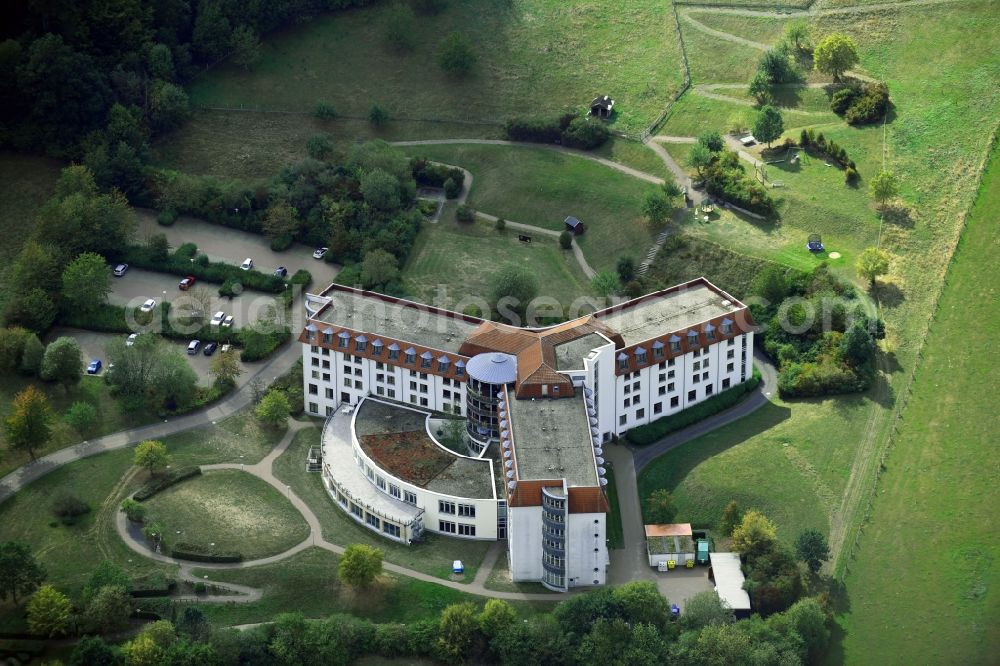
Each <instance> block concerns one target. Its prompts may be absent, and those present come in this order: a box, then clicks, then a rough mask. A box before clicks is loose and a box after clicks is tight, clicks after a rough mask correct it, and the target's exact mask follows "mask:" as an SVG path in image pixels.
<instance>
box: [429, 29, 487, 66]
mask: <svg viewBox="0 0 1000 666" xmlns="http://www.w3.org/2000/svg"><path fill="white" fill-rule="evenodd" d="M476 60H478V58H477V57H476V54H475V52H474V51H473V50H472V42H471V41H469V38H468V37H466V36H465V35H463V34H461V33H458V32H452V33H451V34H449V35H448V36H447V37H445V38H444V39H443V40H442V41H441V46H440V47H439V49H438V65H440V67H441V69H442V70H443V71H444V72H445V73H446V74H450V75H452V76H465V75H467V74H469V73H470V72H471V71H472V68H473V67H475V65H476Z"/></svg>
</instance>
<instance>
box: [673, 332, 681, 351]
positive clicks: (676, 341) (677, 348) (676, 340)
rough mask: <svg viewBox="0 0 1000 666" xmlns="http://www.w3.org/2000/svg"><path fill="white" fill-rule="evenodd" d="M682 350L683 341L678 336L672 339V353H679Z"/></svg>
mask: <svg viewBox="0 0 1000 666" xmlns="http://www.w3.org/2000/svg"><path fill="white" fill-rule="evenodd" d="M680 350H681V339H680V338H678V337H677V336H676V335H673V336H671V337H670V351H671V352H674V353H677V352H679V351H680Z"/></svg>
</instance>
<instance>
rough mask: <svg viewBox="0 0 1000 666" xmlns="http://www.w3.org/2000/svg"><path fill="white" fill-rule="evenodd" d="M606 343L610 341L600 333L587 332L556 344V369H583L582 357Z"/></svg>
mask: <svg viewBox="0 0 1000 666" xmlns="http://www.w3.org/2000/svg"><path fill="white" fill-rule="evenodd" d="M606 344H610V341H609V340H608V339H607V338H605V337H604V336H603V335H601V334H600V333H588V334H587V335H584V336H582V337H579V338H576V339H575V340H570V341H569V342H564V343H562V344H560V345H556V370H562V371H566V370H583V359H584V357H585V356H586V355H587V354H589V353H590V352H591V351H593V350H594V349H597V348H598V347H603V346H604V345H606Z"/></svg>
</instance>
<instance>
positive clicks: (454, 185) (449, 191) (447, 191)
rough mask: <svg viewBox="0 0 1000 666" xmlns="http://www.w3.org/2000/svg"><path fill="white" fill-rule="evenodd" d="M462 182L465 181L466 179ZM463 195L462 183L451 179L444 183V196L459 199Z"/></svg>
mask: <svg viewBox="0 0 1000 666" xmlns="http://www.w3.org/2000/svg"><path fill="white" fill-rule="evenodd" d="M462 180H465V179H464V178H463V179H462ZM461 194H462V185H461V184H460V181H456V180H455V179H454V178H449V179H448V180H446V181H444V196H445V197H447V198H448V199H457V198H458V197H459V195H461Z"/></svg>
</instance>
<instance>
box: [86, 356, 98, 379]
mask: <svg viewBox="0 0 1000 666" xmlns="http://www.w3.org/2000/svg"><path fill="white" fill-rule="evenodd" d="M100 371H101V359H99V358H95V359H93V360H91V361H90V365H88V366H87V374H88V375H96V374H97V373H98V372H100Z"/></svg>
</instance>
